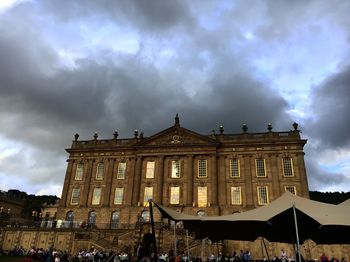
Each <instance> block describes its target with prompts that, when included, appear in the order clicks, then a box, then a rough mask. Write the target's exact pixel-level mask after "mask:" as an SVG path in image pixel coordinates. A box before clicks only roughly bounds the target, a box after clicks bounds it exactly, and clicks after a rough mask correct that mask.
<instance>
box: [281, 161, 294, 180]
mask: <svg viewBox="0 0 350 262" xmlns="http://www.w3.org/2000/svg"><path fill="white" fill-rule="evenodd" d="M282 162H283V175H284V176H294V173H293V164H292V159H291V158H290V157H284V158H283V159H282Z"/></svg>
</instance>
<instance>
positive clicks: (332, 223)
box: [156, 192, 350, 244]
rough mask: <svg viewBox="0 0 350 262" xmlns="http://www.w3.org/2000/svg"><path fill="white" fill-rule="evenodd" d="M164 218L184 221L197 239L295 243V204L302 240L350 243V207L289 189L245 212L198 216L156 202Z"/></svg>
mask: <svg viewBox="0 0 350 262" xmlns="http://www.w3.org/2000/svg"><path fill="white" fill-rule="evenodd" d="M156 206H157V207H158V209H159V210H160V212H161V213H162V215H163V217H165V218H168V219H171V220H174V221H177V222H178V221H182V222H183V224H184V227H185V228H186V229H188V230H189V231H192V232H195V234H196V237H197V238H204V237H209V238H210V239H211V240H214V241H215V240H221V239H233V240H248V241H253V240H255V239H256V238H258V237H265V238H266V239H268V240H269V241H274V242H285V243H295V242H296V239H295V233H296V232H295V227H294V225H295V224H294V223H295V221H294V214H293V208H294V207H295V211H296V217H297V223H298V229H299V230H298V231H299V238H300V241H301V242H303V241H305V240H306V239H312V240H314V241H315V242H316V243H320V244H321V243H325V244H326V243H350V238H349V235H350V206H348V205H332V204H326V203H322V202H317V201H313V200H310V199H306V198H302V197H299V196H295V195H294V194H291V193H289V192H286V193H285V194H283V195H282V196H281V197H280V198H278V199H276V200H274V201H272V202H271V203H270V204H269V205H266V206H262V207H259V208H256V209H253V210H249V211H246V212H242V213H234V214H231V215H224V216H207V217H198V216H192V215H187V214H183V213H179V212H176V211H174V210H172V209H170V208H167V207H164V206H161V205H158V204H156Z"/></svg>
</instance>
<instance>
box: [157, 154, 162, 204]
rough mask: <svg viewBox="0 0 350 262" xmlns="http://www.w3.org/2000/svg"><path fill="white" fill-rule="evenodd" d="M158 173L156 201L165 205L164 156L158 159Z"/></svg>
mask: <svg viewBox="0 0 350 262" xmlns="http://www.w3.org/2000/svg"><path fill="white" fill-rule="evenodd" d="M158 167H159V168H158V172H157V182H158V196H157V199H155V201H156V202H158V203H160V204H163V180H164V156H160V157H158Z"/></svg>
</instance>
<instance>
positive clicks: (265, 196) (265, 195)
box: [257, 186, 269, 205]
mask: <svg viewBox="0 0 350 262" xmlns="http://www.w3.org/2000/svg"><path fill="white" fill-rule="evenodd" d="M257 189H258V204H259V205H267V204H268V203H269V191H268V190H267V186H258V188H257Z"/></svg>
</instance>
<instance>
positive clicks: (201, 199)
mask: <svg viewBox="0 0 350 262" xmlns="http://www.w3.org/2000/svg"><path fill="white" fill-rule="evenodd" d="M207 204H208V199H207V187H198V207H206V206H207Z"/></svg>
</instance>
